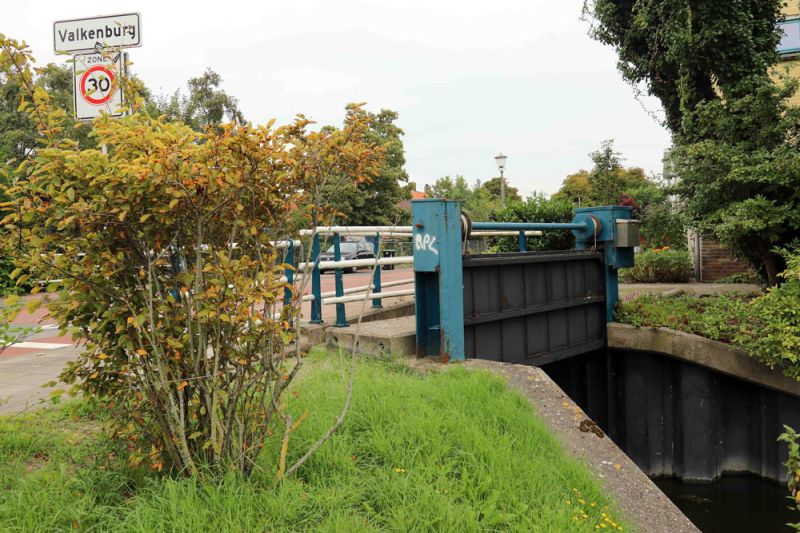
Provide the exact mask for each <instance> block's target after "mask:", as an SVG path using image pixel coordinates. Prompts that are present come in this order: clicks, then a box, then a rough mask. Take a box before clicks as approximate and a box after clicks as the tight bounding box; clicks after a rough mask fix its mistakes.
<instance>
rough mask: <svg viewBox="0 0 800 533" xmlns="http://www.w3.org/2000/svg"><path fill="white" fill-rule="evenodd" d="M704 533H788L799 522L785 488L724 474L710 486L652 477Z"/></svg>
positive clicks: (758, 479) (784, 486)
mask: <svg viewBox="0 0 800 533" xmlns="http://www.w3.org/2000/svg"><path fill="white" fill-rule="evenodd" d="M653 481H654V482H655V484H656V485H658V487H659V488H660V489H661V490H662V491H663V492H664V494H666V495H667V496H668V497H669V499H670V500H672V501H673V503H675V505H677V506H678V508H679V509H680V510H681V511H683V514H685V515H686V516H687V517H689V520H691V521H692V522H693V523H694V525H696V526H697V527H698V528H699V529H700V531H703V533H723V532H724V533H756V532H762V531H763V532H776V533H778V532H780V533H782V532H784V531H785V532H791V531H794V530H793V529H792V528H791V527H789V526H787V525H786V524H788V523H796V522H800V513H798V512H797V511H794V510H792V509H791V508H790V505H791V503H792V502H791V500H790V499H789V498H788V495H789V491H788V490H787V488H786V485H782V484H780V483H776V482H775V481H769V480H766V479H763V478H760V477H757V476H753V475H747V474H725V475H723V476H722V477H721V478H720V479H718V480H717V481H714V482H713V483H686V482H683V481H681V480H679V479H677V478H674V477H657V478H653Z"/></svg>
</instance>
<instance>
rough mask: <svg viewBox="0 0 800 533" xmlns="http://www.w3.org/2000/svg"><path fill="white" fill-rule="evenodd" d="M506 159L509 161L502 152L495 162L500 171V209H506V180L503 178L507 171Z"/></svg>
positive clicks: (495, 158)
mask: <svg viewBox="0 0 800 533" xmlns="http://www.w3.org/2000/svg"><path fill="white" fill-rule="evenodd" d="M506 159H508V156H507V155H503V152H500V153H499V154H497V155H496V156H495V157H494V160H495V161H496V162H497V169H498V170H499V171H500V208H501V209H504V208H505V207H506V180H505V178H504V177H503V172H504V171H505V169H506Z"/></svg>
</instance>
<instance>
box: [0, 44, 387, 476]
mask: <svg viewBox="0 0 800 533" xmlns="http://www.w3.org/2000/svg"><path fill="white" fill-rule="evenodd" d="M31 62H32V57H31V56H30V53H29V51H28V50H27V49H26V48H25V47H24V46H23V45H20V44H19V43H17V42H15V41H12V40H6V39H4V38H3V37H2V35H0V79H2V78H3V77H7V78H11V77H15V78H16V79H19V80H20V86H23V87H30V86H32V84H31V83H30V80H31V76H32V73H31V69H32V67H31ZM120 78H124V77H122V76H120ZM119 82H120V83H121V84H122V88H123V89H124V91H125V94H126V97H132V98H130V100H131V105H132V109H131V113H130V114H129V116H126V117H124V118H121V119H119V120H113V119H110V118H109V117H108V116H102V117H100V118H98V119H97V120H95V121H94V123H93V124H92V127H93V131H92V135H93V136H95V137H96V138H97V140H98V144H102V145H105V146H106V147H107V153H105V152H102V153H101V152H100V151H99V150H96V149H81V148H80V147H79V146H78V145H77V144H76V143H75V142H74V141H70V140H69V139H65V138H64V137H63V135H62V132H63V129H64V127H65V114H64V112H63V111H62V110H58V109H54V108H53V107H52V106H51V105H50V98H49V96H48V95H47V93H46V92H44V90H43V89H41V88H37V89H36V90H35V92H33V93H31V94H28V95H27V98H26V99H25V100H24V101H23V102H22V103H21V104H20V109H21V110H27V112H28V113H29V116H30V118H31V120H33V121H34V122H35V123H36V124H37V127H38V131H39V134H40V147H39V148H37V151H36V158H35V159H32V160H26V161H24V162H23V163H22V164H21V165H20V166H19V167H18V168H17V169H15V170H14V171H13V172H12V176H11V179H10V180H9V181H10V184H9V186H7V187H5V188H4V190H2V193H4V194H5V196H6V197H7V198H8V201H7V202H5V203H4V204H2V207H3V208H4V209H5V210H6V211H7V212H9V213H10V214H8V215H7V216H6V217H5V218H4V220H3V221H2V224H4V226H5V227H4V229H5V231H4V232H3V234H4V235H6V236H12V237H9V238H8V239H7V240H8V243H7V245H8V246H9V248H13V250H14V254H15V257H14V259H15V261H16V263H17V265H18V267H17V269H16V270H15V271H14V272H13V273H12V277H14V278H16V279H17V282H18V283H23V282H25V281H26V280H27V279H28V278H29V279H33V280H39V279H47V280H56V279H58V280H61V281H59V282H53V283H52V284H51V285H50V286H49V287H48V291H49V292H58V298H57V299H56V301H55V303H53V304H52V305H51V307H50V312H51V314H52V316H53V317H54V318H55V319H56V320H57V321H58V323H59V325H60V326H61V328H63V329H67V330H69V331H71V332H72V333H73V335H74V336H75V337H80V338H82V339H84V340H85V350H84V352H83V353H82V354H81V355H80V356H79V357H78V358H77V360H75V361H73V362H71V363H70V364H69V365H68V368H67V370H65V372H64V374H63V376H62V379H64V380H65V381H66V382H67V383H73V384H74V386H75V388H76V389H78V390H80V391H81V392H82V393H83V394H84V395H85V396H87V397H94V398H99V399H100V400H101V401H103V402H104V403H105V406H106V408H107V409H108V410H109V411H110V412H111V413H113V416H111V417H110V420H111V422H112V424H113V429H114V436H115V437H117V438H118V439H119V440H120V441H121V442H123V443H124V444H125V446H126V448H127V450H128V452H129V458H130V460H131V462H132V463H136V464H138V463H140V462H144V461H146V463H144V464H148V465H150V466H151V467H152V468H153V469H156V470H159V471H160V470H162V468H165V469H167V470H170V469H173V470H172V471H173V472H176V473H181V474H185V475H193V476H196V475H198V474H200V473H201V472H210V473H212V474H220V473H222V472H229V471H239V472H242V473H245V474H248V473H250V471H251V469H252V468H253V465H254V464H255V459H256V458H257V456H258V455H259V453H260V451H261V449H262V448H263V447H264V445H265V442H267V437H268V436H269V435H271V434H273V433H274V432H275V431H277V432H279V434H281V435H285V439H284V441H283V447H282V448H281V449H282V453H283V456H284V457H285V455H286V443H287V442H288V435H289V433H290V432H291V430H292V429H294V428H295V427H296V426H297V424H299V423H300V420H297V421H294V422H293V421H292V418H291V416H289V415H285V414H284V413H283V409H284V406H285V405H284V404H285V401H282V394H283V392H284V391H285V390H286V387H287V386H288V385H289V384H290V383H291V381H292V379H293V377H294V376H295V375H296V373H297V372H298V371H299V368H300V366H301V364H302V360H301V359H300V356H299V352H298V351H296V350H292V351H291V352H290V351H289V350H287V346H289V345H292V344H294V343H295V341H296V338H297V337H296V328H295V325H296V322H297V319H298V317H299V301H300V300H299V297H296V298H295V299H294V305H292V306H286V307H282V306H281V302H282V300H283V294H284V289H286V288H289V289H291V288H292V287H287V285H286V284H285V283H284V282H282V281H281V276H282V275H283V269H284V267H285V265H283V264H282V257H281V254H280V252H279V251H278V250H276V249H275V248H274V247H273V246H272V244H271V241H275V240H277V239H280V238H285V237H286V236H287V234H289V231H290V229H291V228H287V224H290V223H291V219H292V213H293V212H295V211H297V210H298V206H306V207H307V206H309V205H313V206H316V207H314V212H315V213H317V214H318V215H319V214H320V213H321V212H322V211H323V210H324V206H325V202H324V199H321V198H319V196H318V194H317V193H316V191H318V190H319V189H320V183H322V182H323V181H325V180H330V179H340V180H344V181H348V180H349V181H357V182H358V181H362V180H365V179H367V177H368V176H371V175H373V174H374V172H375V171H376V170H377V167H378V166H379V164H380V161H381V158H382V151H381V150H380V149H376V148H375V147H373V146H372V145H368V144H366V143H364V142H363V141H361V140H360V139H363V137H364V131H365V128H366V122H365V118H366V117H365V112H363V111H362V110H361V109H360V108H359V107H358V106H356V107H354V108H351V109H349V110H348V119H347V120H348V122H346V127H345V128H344V129H342V130H339V129H337V128H323V129H322V130H320V131H317V132H311V131H309V127H308V126H309V121H308V120H306V119H305V118H303V117H302V116H300V117H298V118H297V120H296V121H295V122H294V123H292V124H290V125H288V126H283V127H274V126H273V124H272V123H270V124H268V125H266V126H252V125H249V124H227V125H222V126H219V127H217V128H209V129H208V130H206V131H205V132H204V133H198V132H196V131H193V130H192V129H191V128H189V127H188V126H186V125H185V124H182V123H177V122H167V121H166V120H165V119H164V118H163V117H159V118H154V117H150V116H148V115H147V114H146V113H142V112H137V110H136V104H137V102H136V99H135V95H137V94H138V92H137V90H138V89H137V87H136V85H135V83H134V82H133V81H131V80H125V79H120V80H119ZM306 212H308V211H306ZM295 222H296V221H295ZM307 222H309V223H313V224H314V225H319V224H320V223H322V222H324V220H320V219H319V218H316V216H315V219H314V220H313V221H311V220H309V221H307ZM265 228H270V229H269V231H267V230H265ZM38 289H39V287H35V288H34V291H36V290H38ZM34 291H32V292H34ZM284 466H285V465H283V464H282V468H281V471H280V472H279V475H278V476H277V477H279V478H280V477H282V476H283V474H284V470H283V467H284ZM293 468H294V467H290V468H289V469H288V470H286V472H289V473H291V471H292V469H293Z"/></svg>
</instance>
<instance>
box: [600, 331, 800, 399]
mask: <svg viewBox="0 0 800 533" xmlns="http://www.w3.org/2000/svg"><path fill="white" fill-rule="evenodd" d="M608 347H609V348H614V349H618V350H631V351H636V352H656V353H660V354H664V355H668V356H670V357H674V358H676V359H680V360H682V361H686V362H688V363H694V364H696V365H700V366H704V367H706V368H711V369H713V370H716V371H717V372H721V373H723V374H727V375H729V376H732V377H735V378H738V379H741V380H743V381H747V382H750V383H754V384H756V385H761V386H762V387H767V388H770V389H773V390H776V391H779V392H783V393H786V394H790V395H792V396H800V382H798V381H796V380H793V379H791V378H788V377H786V376H784V375H783V373H782V372H781V371H780V370H777V369H773V368H769V367H768V366H766V365H765V364H763V363H761V362H760V361H758V360H757V359H755V358H753V357H752V356H750V355H749V354H748V353H747V352H746V351H745V350H742V349H740V348H736V347H734V346H730V345H728V344H725V343H722V342H719V341H715V340H711V339H707V338H705V337H701V336H699V335H693V334H691V333H686V332H683V331H677V330H674V329H669V328H648V327H639V326H632V325H630V324H622V323H620V322H611V323H609V324H608Z"/></svg>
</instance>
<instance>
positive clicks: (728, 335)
mask: <svg viewBox="0 0 800 533" xmlns="http://www.w3.org/2000/svg"><path fill="white" fill-rule="evenodd" d="M784 256H785V258H786V262H787V264H788V265H789V268H788V269H787V270H786V271H785V272H783V273H782V274H781V277H782V278H783V279H784V283H783V284H782V285H779V286H777V287H771V288H770V289H769V290H768V292H767V293H766V294H764V295H762V296H759V297H756V298H752V299H746V298H743V297H742V296H740V295H736V294H718V295H714V296H711V297H708V298H697V297H694V296H680V297H677V298H659V297H655V296H643V297H640V298H636V299H633V300H631V301H629V302H624V303H622V304H621V305H620V309H619V312H618V313H617V319H618V320H619V321H620V322H626V323H629V324H633V325H635V326H648V327H668V328H672V329H677V330H681V331H686V332H689V333H694V334H697V335H702V336H704V337H708V338H710V339H714V340H719V341H723V342H728V343H730V344H733V345H735V346H738V347H739V348H742V349H744V350H746V351H747V352H748V353H749V354H750V355H751V356H753V357H755V358H756V359H758V360H759V361H761V362H762V363H764V364H765V365H767V366H769V367H770V368H780V369H781V370H783V372H784V374H785V375H787V376H788V377H791V378H793V379H797V380H800V253H798V252H797V251H793V252H791V253H784Z"/></svg>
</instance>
